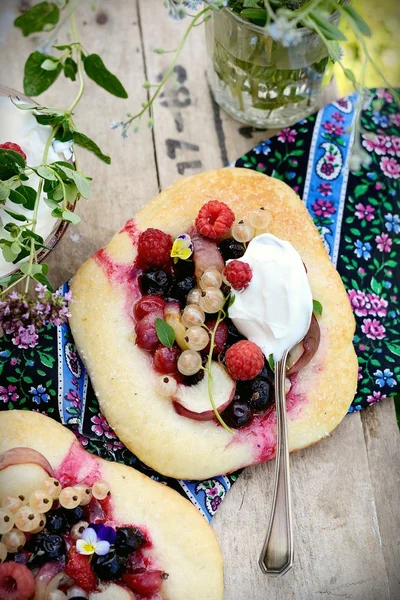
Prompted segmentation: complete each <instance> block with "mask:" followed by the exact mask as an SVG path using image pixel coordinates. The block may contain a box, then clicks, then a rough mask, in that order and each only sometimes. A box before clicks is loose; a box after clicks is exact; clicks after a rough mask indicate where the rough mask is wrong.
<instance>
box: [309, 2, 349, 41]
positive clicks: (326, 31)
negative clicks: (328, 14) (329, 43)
mask: <svg viewBox="0 0 400 600" xmlns="http://www.w3.org/2000/svg"><path fill="white" fill-rule="evenodd" d="M308 19H311V21H313V22H314V23H315V24H316V25H317V27H318V29H319V30H320V31H321V33H322V34H323V35H324V37H326V39H327V40H343V41H346V40H347V38H346V36H345V35H344V33H342V32H341V31H340V29H338V28H337V27H336V25H333V23H331V22H330V21H329V20H328V19H324V18H323V17H321V14H320V13H318V12H317V10H314V11H311V12H310V13H309V15H308Z"/></svg>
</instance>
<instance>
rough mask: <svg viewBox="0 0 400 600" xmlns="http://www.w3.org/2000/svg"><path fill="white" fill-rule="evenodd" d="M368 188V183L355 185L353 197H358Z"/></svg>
mask: <svg viewBox="0 0 400 600" xmlns="http://www.w3.org/2000/svg"><path fill="white" fill-rule="evenodd" d="M367 190H368V185H365V184H362V185H357V186H356V188H355V190H354V196H355V198H359V197H360V196H362V195H363V194H365V192H366V191H367Z"/></svg>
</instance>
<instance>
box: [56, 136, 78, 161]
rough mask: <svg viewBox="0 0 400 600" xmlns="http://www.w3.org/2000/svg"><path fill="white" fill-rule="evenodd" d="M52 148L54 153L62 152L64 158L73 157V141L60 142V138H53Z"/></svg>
mask: <svg viewBox="0 0 400 600" xmlns="http://www.w3.org/2000/svg"><path fill="white" fill-rule="evenodd" d="M52 146H53V150H54V152H55V153H56V154H64V158H65V160H69V159H70V158H72V159H73V158H74V141H73V140H68V141H67V142H61V141H60V140H53V142H52Z"/></svg>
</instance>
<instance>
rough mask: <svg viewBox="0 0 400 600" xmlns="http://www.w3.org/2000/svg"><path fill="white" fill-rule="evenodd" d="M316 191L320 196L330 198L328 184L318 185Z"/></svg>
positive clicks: (330, 189)
mask: <svg viewBox="0 0 400 600" xmlns="http://www.w3.org/2000/svg"><path fill="white" fill-rule="evenodd" d="M318 191H319V193H320V194H321V196H330V195H331V194H332V186H331V184H330V183H320V184H319V186H318Z"/></svg>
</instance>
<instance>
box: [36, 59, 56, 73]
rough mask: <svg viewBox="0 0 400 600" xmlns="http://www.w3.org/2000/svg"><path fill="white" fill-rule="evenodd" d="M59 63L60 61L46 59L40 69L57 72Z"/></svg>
mask: <svg viewBox="0 0 400 600" xmlns="http://www.w3.org/2000/svg"><path fill="white" fill-rule="evenodd" d="M59 62H60V61H59V60H51V58H46V60H44V61H43V62H42V64H41V65H40V68H41V69H44V70H45V71H55V70H56V69H57V66H58V63H59Z"/></svg>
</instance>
